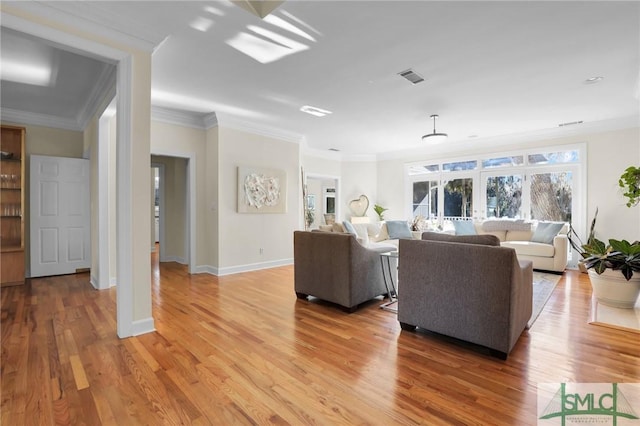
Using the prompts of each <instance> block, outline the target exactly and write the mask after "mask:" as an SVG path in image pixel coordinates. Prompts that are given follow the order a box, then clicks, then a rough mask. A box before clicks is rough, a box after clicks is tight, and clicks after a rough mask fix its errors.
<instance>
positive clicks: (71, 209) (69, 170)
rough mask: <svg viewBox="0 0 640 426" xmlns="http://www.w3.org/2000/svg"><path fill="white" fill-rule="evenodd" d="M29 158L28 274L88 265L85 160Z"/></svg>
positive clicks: (58, 272)
mask: <svg viewBox="0 0 640 426" xmlns="http://www.w3.org/2000/svg"><path fill="white" fill-rule="evenodd" d="M30 159H31V172H30V175H29V176H30V179H31V183H30V190H31V194H30V197H29V201H30V211H31V222H30V223H31V227H30V234H31V238H30V242H31V276H32V277H42V276H48V275H62V274H72V273H75V272H76V270H77V269H85V268H89V267H91V244H90V224H91V221H90V212H89V207H90V205H89V203H90V200H89V179H90V177H89V171H90V168H89V160H84V159H79V158H62V157H45V156H41V155H31V156H30Z"/></svg>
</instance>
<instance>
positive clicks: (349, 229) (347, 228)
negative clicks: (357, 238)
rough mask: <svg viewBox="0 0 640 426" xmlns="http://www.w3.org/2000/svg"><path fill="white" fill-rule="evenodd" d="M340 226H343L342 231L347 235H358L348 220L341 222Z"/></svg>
mask: <svg viewBox="0 0 640 426" xmlns="http://www.w3.org/2000/svg"><path fill="white" fill-rule="evenodd" d="M342 226H344V230H345V231H347V233H349V234H353V235H358V233H357V232H356V228H354V227H353V224H352V223H351V222H349V221H348V220H345V221H343V222H342Z"/></svg>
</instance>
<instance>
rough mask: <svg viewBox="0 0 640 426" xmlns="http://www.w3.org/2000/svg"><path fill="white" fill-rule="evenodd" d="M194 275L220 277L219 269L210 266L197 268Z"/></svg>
mask: <svg viewBox="0 0 640 426" xmlns="http://www.w3.org/2000/svg"><path fill="white" fill-rule="evenodd" d="M193 273H194V274H210V275H218V268H216V267H215V266H210V265H200V266H196V267H195V269H194V271H193Z"/></svg>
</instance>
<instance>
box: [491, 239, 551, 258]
mask: <svg viewBox="0 0 640 426" xmlns="http://www.w3.org/2000/svg"><path fill="white" fill-rule="evenodd" d="M501 245H502V247H510V248H512V249H515V251H516V253H518V255H519V256H520V255H522V256H538V257H553V256H554V254H555V247H553V245H552V244H546V243H536V242H534V241H504V242H503V243H502V244H501Z"/></svg>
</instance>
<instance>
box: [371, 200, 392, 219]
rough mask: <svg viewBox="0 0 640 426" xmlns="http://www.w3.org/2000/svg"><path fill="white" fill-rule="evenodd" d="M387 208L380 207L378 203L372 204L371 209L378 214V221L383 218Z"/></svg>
mask: <svg viewBox="0 0 640 426" xmlns="http://www.w3.org/2000/svg"><path fill="white" fill-rule="evenodd" d="M387 210H389V209H386V208H384V207H382V206H381V205H380V204H374V206H373V211H374V212H376V214H377V215H378V218H379V219H380V222H382V221H383V220H384V212H386V211H387Z"/></svg>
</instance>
